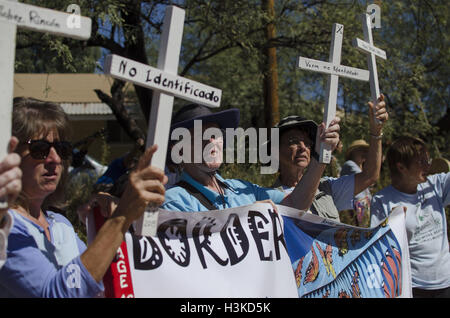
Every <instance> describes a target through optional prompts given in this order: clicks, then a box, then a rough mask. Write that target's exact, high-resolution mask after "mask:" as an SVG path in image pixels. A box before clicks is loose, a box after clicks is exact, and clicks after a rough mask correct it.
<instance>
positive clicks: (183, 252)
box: [158, 219, 191, 267]
mask: <svg viewBox="0 0 450 318" xmlns="http://www.w3.org/2000/svg"><path fill="white" fill-rule="evenodd" d="M186 225H187V220H185V219H171V220H168V221H166V222H164V223H161V224H160V225H159V227H158V238H159V241H160V242H161V245H162V247H163V248H164V250H165V251H166V253H167V255H169V256H170V258H171V259H173V261H174V262H175V263H177V264H178V265H180V266H183V267H186V266H188V265H189V261H190V258H191V252H190V249H189V241H188V239H187V235H186ZM171 243H175V244H171ZM180 245H181V247H180ZM174 246H176V249H175V248H173V247H174Z"/></svg>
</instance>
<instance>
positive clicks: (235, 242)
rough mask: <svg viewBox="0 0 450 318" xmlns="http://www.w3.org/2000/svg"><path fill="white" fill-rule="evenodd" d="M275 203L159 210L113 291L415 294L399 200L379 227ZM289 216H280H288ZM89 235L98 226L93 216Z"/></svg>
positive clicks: (129, 247) (108, 279)
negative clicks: (152, 229) (150, 233)
mask: <svg viewBox="0 0 450 318" xmlns="http://www.w3.org/2000/svg"><path fill="white" fill-rule="evenodd" d="M277 209H278V213H276V212H274V210H273V207H272V205H270V204H268V203H256V204H253V205H249V206H243V207H239V208H233V209H227V210H220V211H208V212H195V213H190V212H173V211H165V210H159V219H158V230H157V234H156V235H155V236H137V235H132V234H130V233H127V234H126V236H125V238H126V241H125V243H126V244H122V246H121V248H120V249H119V251H120V252H119V253H118V256H117V257H116V259H115V260H114V261H113V263H112V265H111V270H112V272H111V273H112V274H108V275H106V276H105V279H104V283H105V288H106V289H107V292H106V294H107V295H109V296H108V297H164V298H181V297H182V298H199V297H201V298H230V297H232V298H236V297H239V298H243V297H245V298H248V297H251V298H260V297H272V298H277V297H278V298H280V297H283V298H284V297H307V298H311V297H313V298H323V297H329V298H350V297H353V298H374V297H376V298H393V297H411V296H412V289H411V270H410V261H409V250H408V241H407V236H406V230H405V217H404V212H403V210H402V208H401V207H399V208H396V209H395V210H394V211H393V212H392V213H391V214H390V216H389V217H388V218H387V219H386V220H384V221H383V222H382V223H381V224H380V225H378V226H377V227H374V228H361V227H354V226H349V225H346V224H342V223H337V222H333V221H329V220H327V219H324V218H321V217H319V216H316V215H313V214H311V213H306V212H303V211H298V210H295V209H291V208H288V207H285V206H281V205H278V206H277ZM280 216H281V217H280ZM88 225H89V226H88V236H89V238H90V239H92V238H93V236H92V233H94V232H95V230H93V229H94V226H93V220H92V217H90V221H89V222H88Z"/></svg>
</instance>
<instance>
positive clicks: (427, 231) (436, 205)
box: [370, 173, 450, 289]
mask: <svg viewBox="0 0 450 318" xmlns="http://www.w3.org/2000/svg"><path fill="white" fill-rule="evenodd" d="M449 204H450V173H440V174H435V175H431V176H428V177H427V181H426V182H424V183H421V184H419V185H418V186H417V192H416V193H414V194H408V193H403V192H400V191H398V190H397V189H395V188H394V187H393V186H392V185H390V186H388V187H386V188H384V189H382V190H381V191H379V192H378V193H376V194H375V195H374V196H373V199H372V203H371V219H370V221H371V222H370V225H371V226H376V225H377V224H379V223H380V222H381V221H382V220H384V219H385V218H386V217H387V216H388V215H389V214H390V213H391V211H392V209H394V208H395V207H397V206H405V207H406V208H407V211H406V233H407V235H408V244H409V255H410V259H411V275H412V286H413V287H418V288H422V289H441V288H446V287H450V252H449V243H448V237H447V220H446V217H445V207H446V206H447V205H449Z"/></svg>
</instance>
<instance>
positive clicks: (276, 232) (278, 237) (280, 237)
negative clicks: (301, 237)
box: [268, 209, 287, 260]
mask: <svg viewBox="0 0 450 318" xmlns="http://www.w3.org/2000/svg"><path fill="white" fill-rule="evenodd" d="M268 211H269V215H270V217H271V219H272V226H273V244H274V247H275V257H276V259H277V260H280V259H281V255H280V242H281V244H283V246H284V248H285V249H286V241H285V240H284V234H283V230H282V228H283V227H282V226H281V221H280V217H279V215H278V213H276V212H275V211H274V210H272V209H269V210H268ZM286 251H287V250H286Z"/></svg>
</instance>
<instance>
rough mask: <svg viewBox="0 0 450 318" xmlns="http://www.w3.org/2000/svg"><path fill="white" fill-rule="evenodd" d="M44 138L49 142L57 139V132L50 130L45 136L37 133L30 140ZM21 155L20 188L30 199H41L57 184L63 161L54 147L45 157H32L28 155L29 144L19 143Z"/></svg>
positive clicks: (51, 191)
mask: <svg viewBox="0 0 450 318" xmlns="http://www.w3.org/2000/svg"><path fill="white" fill-rule="evenodd" d="M39 139H44V140H47V141H49V142H54V141H58V140H59V136H58V133H57V132H56V131H54V130H52V131H50V132H49V133H48V134H47V135H46V136H44V135H42V134H41V135H37V136H35V137H34V138H32V140H39ZM18 152H19V155H20V156H21V157H22V162H21V165H20V168H21V169H22V175H23V177H22V189H23V192H24V193H26V195H27V197H28V198H30V199H43V198H45V197H47V196H48V195H50V194H51V193H53V192H54V191H55V190H56V187H57V186H58V183H59V181H60V179H61V174H62V171H63V161H62V159H61V157H60V156H59V155H58V153H57V152H56V150H55V148H54V147H51V148H50V152H49V153H48V156H47V157H46V158H45V159H34V158H32V157H31V155H30V150H29V146H28V145H27V144H21V145H20V146H19V148H18Z"/></svg>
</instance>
